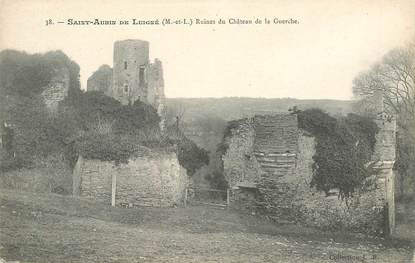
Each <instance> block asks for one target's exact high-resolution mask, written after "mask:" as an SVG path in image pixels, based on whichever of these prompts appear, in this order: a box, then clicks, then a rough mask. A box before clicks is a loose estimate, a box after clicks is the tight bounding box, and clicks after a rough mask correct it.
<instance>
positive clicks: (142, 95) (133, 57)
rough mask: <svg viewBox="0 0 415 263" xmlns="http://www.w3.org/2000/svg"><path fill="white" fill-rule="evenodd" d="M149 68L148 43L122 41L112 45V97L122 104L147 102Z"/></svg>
mask: <svg viewBox="0 0 415 263" xmlns="http://www.w3.org/2000/svg"><path fill="white" fill-rule="evenodd" d="M148 68H149V43H148V42H147V41H142V40H130V39H129V40H123V41H116V42H115V43H114V69H113V86H112V92H113V94H112V95H113V97H114V98H115V99H117V100H119V101H120V102H121V103H122V104H129V103H134V101H136V100H141V101H143V102H146V103H149V102H148V101H147V94H148V85H147V79H146V71H148Z"/></svg>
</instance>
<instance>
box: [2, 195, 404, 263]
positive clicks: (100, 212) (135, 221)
mask: <svg viewBox="0 0 415 263" xmlns="http://www.w3.org/2000/svg"><path fill="white" fill-rule="evenodd" d="M0 190H1V191H0V217H1V220H0V258H3V259H5V260H8V261H13V260H18V261H20V262H311V263H312V262H316V263H317V262H326V261H327V262H329V261H333V258H334V257H339V256H347V257H352V256H353V257H359V258H362V257H365V258H366V260H367V262H385V263H386V262H409V260H410V258H411V257H412V251H411V248H410V247H409V243H406V242H403V243H402V242H400V243H395V242H394V243H392V242H386V241H385V240H382V239H368V238H363V237H360V236H356V235H349V234H342V233H337V234H336V233H324V232H321V231H317V230H314V229H311V228H303V227H299V226H296V225H287V224H272V223H270V222H269V221H267V220H265V219H262V218H259V217H257V216H252V215H240V214H238V213H236V212H233V211H230V210H221V209H215V208H207V207H197V206H193V207H187V208H171V209H160V208H131V209H126V208H113V207H110V206H108V205H107V204H103V203H98V202H94V201H92V200H88V199H83V198H75V197H71V196H62V195H55V194H33V193H29V192H19V191H16V190H13V191H11V190H6V189H0ZM373 258H375V260H373V261H372V260H371V259H373ZM0 261H1V259H0ZM342 262H343V261H342ZM344 262H346V261H344ZM350 262H352V261H350ZM353 262H355V261H353ZM356 262H357V261H356ZM359 262H360V260H359ZM365 262H366V261H365Z"/></svg>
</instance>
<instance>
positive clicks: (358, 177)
mask: <svg viewBox="0 0 415 263" xmlns="http://www.w3.org/2000/svg"><path fill="white" fill-rule="evenodd" d="M297 114H298V122H299V127H300V128H302V129H304V130H306V131H308V132H310V133H311V134H312V135H313V136H314V137H315V138H316V142H317V143H316V153H315V155H314V156H313V160H314V164H313V178H312V181H311V186H315V187H316V188H317V190H320V191H324V192H325V193H326V194H328V192H329V191H330V189H333V188H337V189H339V195H340V197H341V198H342V199H343V198H347V197H351V196H352V195H353V193H354V192H355V190H356V189H358V188H361V187H363V186H364V183H365V180H366V179H367V178H368V177H369V176H371V175H373V171H372V169H371V167H370V166H368V163H369V162H370V161H371V156H372V154H373V150H374V145H375V142H376V140H375V135H376V133H377V132H378V127H377V125H376V123H374V121H373V120H372V119H369V118H366V117H361V116H358V115H355V114H349V115H347V117H342V118H339V119H336V118H333V117H331V116H329V115H328V114H327V113H325V112H323V111H321V110H319V109H310V110H305V111H299V112H297Z"/></svg>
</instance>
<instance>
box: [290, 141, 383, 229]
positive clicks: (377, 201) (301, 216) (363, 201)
mask: <svg viewBox="0 0 415 263" xmlns="http://www.w3.org/2000/svg"><path fill="white" fill-rule="evenodd" d="M298 146H299V151H298V157H297V165H296V172H295V176H293V177H286V178H282V179H283V181H284V183H288V184H289V185H291V187H290V191H288V192H287V194H286V196H287V197H289V198H290V199H291V204H290V206H291V210H292V212H291V214H290V215H289V219H290V220H292V221H300V222H302V223H303V224H307V225H311V226H318V227H320V228H326V229H341V228H344V229H349V230H354V231H358V232H371V233H374V232H377V233H379V232H382V231H383V229H382V228H383V214H382V213H383V206H384V202H385V199H384V193H385V184H384V181H383V180H382V176H379V175H378V176H376V175H374V176H373V177H372V178H370V179H369V180H373V181H374V184H373V185H372V186H371V187H370V188H368V189H365V190H363V189H358V191H357V192H356V193H355V196H354V197H353V198H352V199H349V200H347V203H346V200H341V199H339V198H338V196H337V195H332V196H326V195H325V193H323V192H320V191H317V190H316V189H315V188H311V187H310V182H311V179H312V164H313V159H312V157H313V155H314V153H315V139H314V138H313V137H310V136H306V135H304V133H303V134H302V135H301V136H300V137H299V141H298Z"/></svg>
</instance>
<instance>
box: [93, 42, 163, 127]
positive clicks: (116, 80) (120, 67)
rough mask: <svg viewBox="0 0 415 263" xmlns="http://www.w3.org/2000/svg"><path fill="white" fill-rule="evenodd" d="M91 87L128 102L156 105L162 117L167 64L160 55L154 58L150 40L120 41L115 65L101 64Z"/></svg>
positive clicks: (116, 48)
mask: <svg viewBox="0 0 415 263" xmlns="http://www.w3.org/2000/svg"><path fill="white" fill-rule="evenodd" d="M87 90H88V91H92V90H96V91H102V92H104V93H105V95H107V96H110V97H113V98H115V99H116V100H118V101H120V102H121V103H122V104H124V105H126V104H132V103H134V102H135V101H136V100H140V101H142V102H144V103H147V104H150V105H152V106H153V107H154V108H155V109H156V110H157V112H158V113H159V115H160V116H161V117H162V114H163V107H164V105H165V103H164V100H165V97H164V79H163V67H162V64H161V61H160V60H158V59H155V60H154V62H150V59H149V42H147V41H143V40H137V39H127V40H122V41H116V42H115V43H114V57H113V68H112V69H111V68H110V67H109V66H108V65H103V66H101V67H100V68H99V69H98V70H97V71H96V72H94V73H93V74H92V76H91V77H89V79H88V82H87ZM163 119H164V118H162V121H163Z"/></svg>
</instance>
